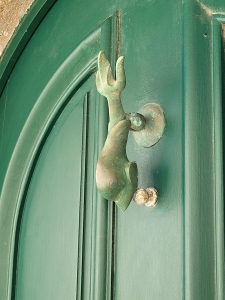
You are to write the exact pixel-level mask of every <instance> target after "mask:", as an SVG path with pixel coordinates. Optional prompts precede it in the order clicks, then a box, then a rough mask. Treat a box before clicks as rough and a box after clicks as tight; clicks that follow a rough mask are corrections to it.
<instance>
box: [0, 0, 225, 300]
mask: <svg viewBox="0 0 225 300" xmlns="http://www.w3.org/2000/svg"><path fill="white" fill-rule="evenodd" d="M51 2H53V1H51ZM49 3H50V2H49ZM223 24H225V2H224V1H222V0H217V1H212V0H205V1H202V2H199V1H194V0H185V1H178V0H167V1H164V0H157V1H155V0H151V1H138V0H132V1H126V0H123V1H120V0H116V1H103V0H98V1H95V2H93V1H90V0H84V1H72V0H64V1H63V0H58V1H56V2H55V4H54V5H53V6H52V7H51V8H49V5H47V1H45V0H36V2H35V3H34V5H33V7H32V8H31V10H30V12H29V13H28V15H27V16H25V17H24V19H23V20H22V22H21V25H20V28H19V30H18V31H17V33H16V34H15V37H14V39H13V40H12V42H11V44H10V45H9V47H8V49H7V50H6V53H5V56H4V57H3V59H2V61H1V65H0V66H1V69H0V72H1V79H0V80H1V81H0V82H1V99H0V126H1V130H0V132H1V134H0V137H1V143H0V185H1V201H0V270H1V272H0V299H2V300H10V299H16V300H72V299H77V300H78V299H80V300H81V299H82V300H86V299H92V300H94V299H95V300H105V299H106V300H110V299H111V300H112V299H117V300H139V299H140V300H147V299H154V300H165V299H166V300H170V299H171V300H174V299H178V300H181V299H185V300H212V299H217V300H223V299H224V292H223V282H224V207H223V206H224V205H223V202H224V197H223V135H224V134H223V130H222V128H223V113H224V108H223V97H224V91H223V80H224V78H223V77H224V72H223V70H224V67H223V66H224V44H223V28H224V27H223V26H224V25H223ZM26 34H28V35H29V36H26ZM28 37H29V40H28ZM100 51H105V52H106V55H107V57H108V59H109V60H110V63H111V64H112V66H113V69H114V71H115V62H116V59H117V58H118V57H119V56H120V55H123V56H125V72H126V88H125V90H124V91H123V93H122V103H123V107H124V110H125V112H137V111H138V110H139V109H140V108H141V107H142V106H144V105H145V104H147V103H150V102H155V103H157V104H159V105H160V106H161V107H162V108H163V111H164V113H165V118H166V128H165V131H164V134H163V137H162V138H161V139H160V141H159V142H158V143H157V144H155V145H154V146H153V147H150V148H144V147H141V146H139V145H138V144H137V143H136V142H135V140H134V138H133V136H132V134H131V133H130V134H129V137H128V142H127V155H128V158H129V160H130V161H135V162H136V163H137V166H138V187H140V188H147V187H154V188H156V189H157V191H158V197H159V199H158V203H157V205H156V206H155V207H154V208H147V207H145V206H144V205H143V206H138V205H137V204H136V203H135V202H134V201H131V204H130V205H129V207H128V209H127V210H126V211H125V212H122V211H121V210H119V209H118V208H117V207H116V205H115V203H114V202H110V201H107V200H105V199H103V198H102V197H101V195H100V194H99V192H98V191H97V188H96V184H95V170H96V163H97V160H98V157H99V155H100V152H101V149H102V147H103V145H104V141H105V139H106V136H107V124H108V108H107V101H106V99H105V98H104V97H102V96H101V95H100V94H99V93H98V92H97V91H96V84H95V75H96V71H97V56H98V53H99V52H100Z"/></svg>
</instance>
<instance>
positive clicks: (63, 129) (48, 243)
mask: <svg viewBox="0 0 225 300" xmlns="http://www.w3.org/2000/svg"><path fill="white" fill-rule="evenodd" d="M83 102H84V101H83V99H82V98H81V99H76V97H73V99H72V100H71V101H70V102H69V103H68V105H67V107H66V108H65V109H64V111H63V113H62V114H61V116H60V117H59V119H58V120H57V122H56V123H55V125H54V127H53V129H52V130H51V134H50V135H49V137H48V139H47V141H46V142H45V144H44V147H43V149H42V151H41V154H40V156H39V159H38V162H37V164H36V167H35V171H34V173H33V176H32V179H31V182H30V184H29V189H28V192H27V196H26V199H25V207H24V211H23V217H22V221H21V230H20V238H19V249H18V267H17V278H16V287H17V289H16V299H23V300H26V299H37V300H38V299H48V298H51V299H75V295H76V282H77V273H76V272H75V270H77V266H78V265H77V259H78V241H79V207H80V180H81V149H82V128H83ZM74 154H76V155H74ZM79 155H80V157H79ZM62 187H63V188H62Z"/></svg>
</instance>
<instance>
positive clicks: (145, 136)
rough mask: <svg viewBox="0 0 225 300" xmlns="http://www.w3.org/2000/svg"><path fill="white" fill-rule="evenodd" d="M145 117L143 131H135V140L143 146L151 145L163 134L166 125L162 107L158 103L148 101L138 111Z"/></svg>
mask: <svg viewBox="0 0 225 300" xmlns="http://www.w3.org/2000/svg"><path fill="white" fill-rule="evenodd" d="M138 113H139V114H141V115H143V116H144V118H145V122H146V123H145V127H144V128H143V129H142V130H141V131H133V134H134V139H135V141H136V142H137V143H138V144H139V145H140V146H142V147H146V148H148V147H151V146H153V145H154V144H156V143H157V142H158V141H159V139H161V137H162V135H163V131H164V128H165V125H166V122H165V117H164V113H163V110H162V108H161V107H160V106H159V105H158V104H156V103H148V104H146V105H144V106H143V107H142V108H141V109H139V111H138Z"/></svg>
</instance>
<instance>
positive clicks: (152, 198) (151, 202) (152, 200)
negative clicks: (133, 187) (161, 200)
mask: <svg viewBox="0 0 225 300" xmlns="http://www.w3.org/2000/svg"><path fill="white" fill-rule="evenodd" d="M146 191H147V193H148V196H149V197H148V200H147V201H146V203H145V206H147V207H154V206H156V204H157V201H158V193H157V190H156V189H154V188H152V187H150V188H147V189H146Z"/></svg>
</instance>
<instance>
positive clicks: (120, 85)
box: [116, 56, 126, 92]
mask: <svg viewBox="0 0 225 300" xmlns="http://www.w3.org/2000/svg"><path fill="white" fill-rule="evenodd" d="M125 86H126V76H125V71H124V56H120V57H119V58H118V59H117V62H116V87H117V89H119V90H120V91H121V92H122V90H123V89H124V88H125Z"/></svg>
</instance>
